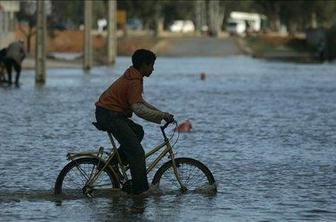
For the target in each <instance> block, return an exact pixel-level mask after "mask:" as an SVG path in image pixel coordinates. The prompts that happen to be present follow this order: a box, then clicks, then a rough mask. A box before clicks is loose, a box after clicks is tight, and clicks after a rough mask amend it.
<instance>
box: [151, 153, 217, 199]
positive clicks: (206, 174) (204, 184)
mask: <svg viewBox="0 0 336 222" xmlns="http://www.w3.org/2000/svg"><path fill="white" fill-rule="evenodd" d="M175 163H176V167H177V171H178V173H179V176H180V179H181V182H182V184H183V185H184V186H185V187H186V188H187V190H188V191H195V192H216V191H217V187H216V183H215V179H214V177H213V175H212V173H211V171H210V170H209V169H208V168H207V167H206V166H205V165H204V164H203V163H201V162H200V161H198V160H195V159H191V158H176V159H175ZM152 184H153V185H155V186H157V187H158V188H159V189H160V190H161V191H163V192H171V191H178V190H181V186H180V184H179V183H178V181H177V179H176V176H175V173H174V168H173V163H172V161H171V160H170V161H168V162H166V163H165V164H163V165H162V166H161V167H160V168H159V169H158V171H157V172H156V173H155V175H154V178H153V181H152Z"/></svg>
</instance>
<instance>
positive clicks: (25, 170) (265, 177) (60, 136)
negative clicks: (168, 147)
mask: <svg viewBox="0 0 336 222" xmlns="http://www.w3.org/2000/svg"><path fill="white" fill-rule="evenodd" d="M128 65H129V58H123V57H121V58H118V62H117V64H116V65H115V66H114V67H95V68H93V69H92V70H91V71H90V72H89V73H85V72H83V71H82V70H76V69H50V70H48V76H47V83H46V84H45V85H44V86H36V85H35V84H34V76H33V71H24V72H23V74H22V79H21V83H22V85H21V86H20V87H19V88H16V87H14V86H12V87H7V86H5V85H4V84H2V85H1V86H0V111H1V112H0V126H1V127H0V146H1V154H0V218H1V219H0V220H1V221H194V222H198V221H199V222H200V221H202V222H203V221H244V222H245V221H334V220H335V218H336V202H335V200H336V152H335V146H336V145H335V144H336V134H335V128H336V66H335V64H295V63H281V62H270V61H264V60H257V59H253V58H248V57H244V56H237V57H226V58H159V59H158V60H157V63H156V67H155V69H156V70H155V72H154V74H153V75H152V76H151V77H150V78H148V79H145V83H144V84H145V90H144V97H145V98H146V99H147V100H148V101H149V102H150V103H153V104H155V105H156V106H157V107H159V108H160V109H162V110H164V111H169V112H172V113H174V114H175V117H176V119H177V120H180V121H181V120H185V119H190V120H191V121H192V123H193V131H192V132H190V133H184V134H180V137H179V141H178V142H177V144H176V145H175V149H176V152H177V155H178V156H180V157H182V156H188V157H192V158H195V159H198V160H201V161H202V162H203V163H205V164H206V165H207V166H208V167H209V168H210V169H211V170H212V172H213V174H214V176H215V179H216V181H217V183H218V192H217V194H215V195H206V194H195V193H193V194H188V193H187V194H176V193H174V194H172V193H166V194H165V193H162V194H160V195H153V196H150V197H148V198H146V199H144V200H141V201H140V200H136V199H132V198H130V197H128V196H125V195H122V194H116V195H112V196H108V197H99V198H93V199H86V198H82V199H81V198H80V199H68V200H67V199H65V200H62V199H57V198H55V197H54V196H53V194H52V189H53V185H54V182H55V179H56V177H57V175H58V173H59V171H60V170H61V169H62V167H63V166H64V165H65V164H66V163H67V161H66V154H67V153H68V152H71V151H92V150H95V149H97V148H98V147H99V146H100V145H102V146H104V147H108V138H107V136H106V135H105V134H104V133H102V132H99V131H97V130H96V129H95V128H94V127H93V126H92V125H91V122H92V121H94V105H93V104H94V102H95V101H96V99H97V98H98V96H99V95H100V93H101V92H102V91H103V90H104V89H105V88H106V87H107V86H108V85H109V84H110V83H111V82H112V81H113V80H114V79H115V78H117V77H118V76H119V75H120V74H121V73H122V72H123V71H124V69H126V68H127V67H128ZM200 72H205V73H206V74H207V76H206V80H204V81H202V80H200V78H199V73H200ZM135 119H136V121H137V122H139V123H141V124H143V126H144V128H145V131H146V134H145V139H144V142H143V145H144V147H145V148H146V150H148V149H149V148H150V147H151V146H153V145H155V144H157V143H159V142H160V141H161V134H160V132H159V128H158V125H155V124H151V123H146V122H144V121H142V120H141V119H139V118H135ZM168 132H169V133H171V132H172V131H168ZM175 138H176V137H175ZM149 179H150V180H151V179H152V175H151V176H150V177H149Z"/></svg>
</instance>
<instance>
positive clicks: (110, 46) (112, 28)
mask: <svg viewBox="0 0 336 222" xmlns="http://www.w3.org/2000/svg"><path fill="white" fill-rule="evenodd" d="M107 8H108V9H107V10H108V12H107V63H108V64H114V63H115V61H116V56H117V33H116V29H117V28H116V26H117V1H116V0H108V3H107Z"/></svg>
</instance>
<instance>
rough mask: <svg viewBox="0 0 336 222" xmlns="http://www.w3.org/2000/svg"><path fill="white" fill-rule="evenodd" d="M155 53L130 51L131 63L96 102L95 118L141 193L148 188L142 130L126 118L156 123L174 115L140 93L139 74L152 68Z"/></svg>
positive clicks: (147, 73) (150, 72) (135, 187)
mask: <svg viewBox="0 0 336 222" xmlns="http://www.w3.org/2000/svg"><path fill="white" fill-rule="evenodd" d="M155 60H156V55H155V54H154V53H153V52H151V51H149V50H146V49H139V50H136V51H135V52H134V54H133V55H132V66H131V67H129V68H128V69H127V70H126V71H125V73H124V74H123V75H122V76H121V77H119V78H118V79H117V80H115V81H114V82H113V83H112V85H111V86H110V87H109V88H108V89H107V90H105V91H104V92H103V94H102V95H101V96H100V97H99V100H98V101H97V102H96V104H95V105H96V119H97V122H98V123H99V124H100V125H102V126H103V127H104V128H106V129H109V131H111V132H112V134H113V136H114V137H115V138H116V139H117V140H118V142H119V143H120V147H119V151H118V152H119V153H120V155H121V156H124V157H125V158H126V159H127V161H128V163H129V166H130V171H131V176H132V193H133V194H141V193H143V192H145V191H147V190H148V189H149V186H148V181H147V176H146V162H145V152H144V149H143V148H142V146H141V141H142V139H143V137H144V130H143V128H142V126H141V125H139V124H137V123H135V122H133V121H132V120H131V119H130V118H131V117H132V113H133V112H134V113H135V114H136V115H137V116H139V117H141V118H143V119H145V120H148V121H151V122H154V123H158V124H160V123H161V121H162V120H165V121H166V122H172V121H174V116H173V115H172V114H170V113H168V112H162V111H160V110H158V109H157V108H155V107H154V106H152V105H150V104H149V103H148V102H146V101H145V100H144V99H143V97H142V94H143V77H149V76H150V75H151V74H152V72H153V70H154V63H155Z"/></svg>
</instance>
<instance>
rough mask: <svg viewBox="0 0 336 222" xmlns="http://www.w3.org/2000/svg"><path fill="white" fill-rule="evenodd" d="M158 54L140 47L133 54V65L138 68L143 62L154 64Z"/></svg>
mask: <svg viewBox="0 0 336 222" xmlns="http://www.w3.org/2000/svg"><path fill="white" fill-rule="evenodd" d="M155 59H156V55H155V54H154V53H153V52H152V51H150V50H147V49H138V50H136V51H135V52H134V53H133V55H132V64H133V67H134V68H136V69H138V68H140V67H141V66H142V64H147V65H149V64H154V62H155Z"/></svg>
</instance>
